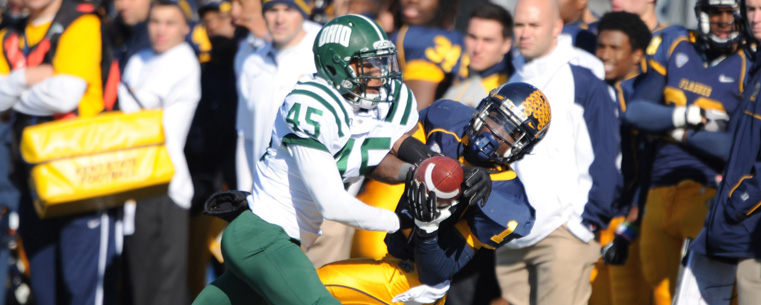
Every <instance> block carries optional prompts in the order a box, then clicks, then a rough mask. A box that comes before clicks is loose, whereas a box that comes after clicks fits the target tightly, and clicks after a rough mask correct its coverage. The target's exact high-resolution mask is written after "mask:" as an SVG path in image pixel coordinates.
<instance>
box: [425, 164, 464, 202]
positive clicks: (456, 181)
mask: <svg viewBox="0 0 761 305" xmlns="http://www.w3.org/2000/svg"><path fill="white" fill-rule="evenodd" d="M414 175H415V176H414V178H415V180H417V181H420V182H422V183H423V184H424V185H425V186H426V189H427V190H428V191H434V192H435V193H436V198H438V199H440V200H453V199H457V198H459V197H460V195H461V194H462V187H461V185H462V182H463V179H464V177H465V173H464V172H463V171H462V167H460V163H459V162H457V160H455V159H452V158H449V157H445V156H433V157H430V158H428V159H425V160H423V162H421V163H420V166H418V167H417V168H416V169H415V173H414Z"/></svg>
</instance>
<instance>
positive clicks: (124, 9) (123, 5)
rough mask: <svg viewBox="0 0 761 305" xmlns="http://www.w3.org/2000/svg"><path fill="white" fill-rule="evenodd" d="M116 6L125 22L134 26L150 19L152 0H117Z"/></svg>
mask: <svg viewBox="0 0 761 305" xmlns="http://www.w3.org/2000/svg"><path fill="white" fill-rule="evenodd" d="M114 7H116V12H117V13H119V17H120V18H121V19H122V21H123V22H124V24H126V25H129V26H133V25H136V24H138V23H140V22H143V21H145V20H147V19H148V12H149V11H150V10H151V0H115V1H114Z"/></svg>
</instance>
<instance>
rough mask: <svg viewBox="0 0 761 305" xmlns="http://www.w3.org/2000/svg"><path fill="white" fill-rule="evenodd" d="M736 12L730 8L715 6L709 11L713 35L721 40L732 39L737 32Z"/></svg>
mask: <svg viewBox="0 0 761 305" xmlns="http://www.w3.org/2000/svg"><path fill="white" fill-rule="evenodd" d="M734 13H735V10H734V9H733V8H732V7H730V6H713V7H710V8H709V10H708V21H709V22H710V24H711V26H710V29H711V34H714V35H716V37H719V38H730V36H732V33H733V32H735V24H734V22H735V16H734Z"/></svg>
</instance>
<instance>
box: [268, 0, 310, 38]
mask: <svg viewBox="0 0 761 305" xmlns="http://www.w3.org/2000/svg"><path fill="white" fill-rule="evenodd" d="M264 21H265V22H266V23H267V30H268V31H269V33H270V36H271V37H272V41H273V43H274V44H275V46H277V47H278V48H283V47H288V46H291V45H294V44H297V43H298V42H299V41H300V40H298V39H297V38H299V37H301V36H302V34H304V33H305V32H304V27H303V24H304V15H302V14H301V11H299V10H297V9H296V8H294V7H292V6H290V5H287V4H283V3H278V4H275V5H273V6H272V7H270V8H268V9H267V10H266V11H264Z"/></svg>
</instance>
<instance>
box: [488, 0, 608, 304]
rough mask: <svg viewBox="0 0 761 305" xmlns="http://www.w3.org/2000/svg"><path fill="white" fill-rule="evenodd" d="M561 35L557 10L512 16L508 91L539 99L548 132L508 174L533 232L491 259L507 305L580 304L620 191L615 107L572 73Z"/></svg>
mask: <svg viewBox="0 0 761 305" xmlns="http://www.w3.org/2000/svg"><path fill="white" fill-rule="evenodd" d="M562 27H563V22H562V20H561V18H560V12H559V7H558V3H557V2H556V1H553V0H539V1H537V0H519V1H518V3H517V4H516V6H515V27H514V31H515V38H516V39H517V40H518V41H517V45H518V48H519V51H520V54H521V56H519V57H517V58H516V59H515V60H514V61H513V65H514V66H515V68H516V73H515V74H513V76H512V77H511V79H510V81H509V82H508V83H512V82H527V83H529V84H532V85H534V86H536V87H537V88H539V89H540V90H542V92H544V94H545V95H546V96H547V99H548V101H549V103H550V106H551V108H552V114H553V116H552V117H553V121H552V125H553V126H552V128H551V129H550V130H549V131H548V132H547V136H546V137H545V139H544V140H542V142H541V143H539V144H538V145H537V146H536V147H535V148H534V150H533V151H532V153H531V154H528V155H526V156H525V157H524V158H523V159H522V160H520V161H518V162H515V163H513V164H512V166H513V169H514V170H515V172H516V173H517V175H518V177H519V178H520V179H521V181H522V182H523V184H524V185H525V187H526V193H527V194H528V198H529V202H530V203H531V205H532V206H533V207H534V208H535V209H536V222H535V225H534V229H533V230H532V231H531V233H530V234H529V235H528V236H525V237H523V238H520V239H515V240H513V241H511V242H509V243H508V244H507V245H505V246H504V247H501V248H500V249H498V250H497V278H498V280H499V283H500V286H501V288H502V297H503V298H505V299H506V300H507V301H508V302H509V303H510V304H519V305H520V304H587V302H588V299H589V296H590V295H591V292H592V291H591V285H590V282H589V279H590V274H591V272H592V269H593V267H594V264H595V263H596V262H597V260H598V258H599V257H600V246H599V244H598V242H597V241H596V240H595V232H596V231H597V229H601V228H605V227H606V226H607V225H608V223H609V222H610V219H611V217H612V215H613V201H614V200H615V199H616V196H617V192H618V190H619V188H620V185H621V183H622V182H621V179H622V178H621V175H620V172H619V168H618V162H619V160H618V157H619V154H620V150H621V146H620V145H621V144H620V135H619V133H618V132H617V131H618V130H619V125H620V124H619V122H618V118H617V117H616V109H615V103H614V102H613V99H612V96H611V93H610V91H609V89H608V86H607V85H606V84H605V82H603V81H602V79H599V78H598V77H597V76H595V75H594V74H593V72H592V71H590V70H589V69H587V68H584V67H583V66H579V64H580V63H582V61H583V60H584V58H585V57H584V56H585V55H583V54H588V53H587V52H586V51H582V50H579V49H576V48H574V47H573V46H572V44H571V39H570V37H568V36H566V35H560V33H561V30H562ZM588 55H589V56H592V55H591V54H588ZM595 59H596V58H595ZM598 61H599V60H598ZM546 172H552V173H553V174H552V175H546V174H544V173H546ZM530 274H531V275H532V276H530ZM569 277H571V278H569Z"/></svg>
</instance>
